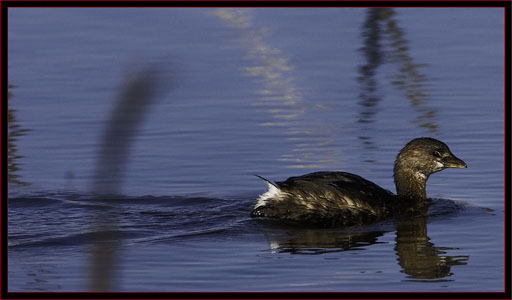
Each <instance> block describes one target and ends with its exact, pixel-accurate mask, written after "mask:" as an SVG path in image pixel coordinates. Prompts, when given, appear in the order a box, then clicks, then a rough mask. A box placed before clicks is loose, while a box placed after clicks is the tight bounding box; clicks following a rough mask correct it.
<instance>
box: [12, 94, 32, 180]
mask: <svg viewBox="0 0 512 300" xmlns="http://www.w3.org/2000/svg"><path fill="white" fill-rule="evenodd" d="M12 88H13V86H11V85H10V86H9V89H12ZM11 96H12V94H11V92H10V91H9V92H8V98H9V100H11ZM7 114H8V115H7V122H8V124H9V126H8V129H9V138H8V140H7V157H8V165H9V167H8V170H9V173H8V178H9V179H8V181H9V183H14V184H17V185H28V184H29V183H27V182H25V181H23V180H21V177H20V175H19V174H18V171H19V170H20V163H19V160H20V159H21V158H23V156H21V155H19V154H18V147H17V146H16V141H17V140H18V138H20V137H21V136H24V135H25V134H26V133H27V132H28V131H30V130H29V129H24V128H21V126H20V124H19V122H18V120H17V119H16V110H14V109H8V112H7Z"/></svg>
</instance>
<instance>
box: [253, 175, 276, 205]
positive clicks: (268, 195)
mask: <svg viewBox="0 0 512 300" xmlns="http://www.w3.org/2000/svg"><path fill="white" fill-rule="evenodd" d="M265 183H267V186H268V191H266V192H265V193H263V194H261V195H260V196H259V197H258V201H257V202H256V205H254V208H257V207H260V206H264V205H265V204H267V201H268V200H281V199H282V198H283V193H282V192H281V190H280V189H279V188H278V187H276V186H275V185H274V184H272V182H270V181H268V180H265Z"/></svg>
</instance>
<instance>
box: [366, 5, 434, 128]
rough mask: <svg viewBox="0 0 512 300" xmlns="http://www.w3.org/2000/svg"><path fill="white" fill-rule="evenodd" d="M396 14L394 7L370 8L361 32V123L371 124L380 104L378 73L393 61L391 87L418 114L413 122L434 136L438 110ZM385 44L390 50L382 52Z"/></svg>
mask: <svg viewBox="0 0 512 300" xmlns="http://www.w3.org/2000/svg"><path fill="white" fill-rule="evenodd" d="M394 14H395V11H394V10H393V9H392V8H370V9H368V11H367V14H366V21H365V23H364V25H363V29H362V37H363V41H364V46H363V47H362V48H361V51H362V52H363V54H364V56H365V58H366V64H365V65H363V66H361V67H360V69H359V72H360V74H361V75H360V77H359V78H358V79H359V82H360V84H361V95H360V98H361V100H360V104H361V105H362V106H363V108H364V109H363V111H362V112H361V113H360V118H359V121H360V122H363V123H367V122H372V119H373V116H374V114H375V113H376V112H377V109H376V105H377V104H378V102H379V101H380V98H379V97H378V96H377V94H376V91H377V80H376V78H375V73H376V70H377V68H378V67H379V66H380V65H381V64H382V63H383V62H384V58H386V62H387V61H390V62H392V63H394V64H396V65H397V72H398V73H397V74H396V75H394V76H393V80H392V82H391V84H392V85H394V86H395V87H397V88H398V89H400V90H402V91H403V92H404V96H405V97H406V98H407V99H408V100H409V103H410V105H411V106H412V107H413V108H414V110H415V111H416V114H417V115H416V118H415V119H414V120H413V122H414V123H415V124H417V125H418V126H419V127H422V128H426V129H427V131H429V132H431V133H434V132H436V130H437V124H436V122H435V114H436V112H435V110H434V109H432V108H428V107H427V106H426V105H427V103H428V100H429V97H428V95H427V93H426V91H425V81H426V80H427V78H426V76H425V75H423V74H422V73H421V72H420V70H419V69H420V67H422V65H419V64H416V63H414V61H413V58H412V57H411V55H410V54H409V46H408V44H409V42H408V41H407V40H406V39H405V33H404V30H403V29H401V28H400V27H399V26H398V22H397V21H396V20H395V19H393V16H394ZM383 42H386V44H385V45H387V46H389V48H390V50H389V51H385V50H383Z"/></svg>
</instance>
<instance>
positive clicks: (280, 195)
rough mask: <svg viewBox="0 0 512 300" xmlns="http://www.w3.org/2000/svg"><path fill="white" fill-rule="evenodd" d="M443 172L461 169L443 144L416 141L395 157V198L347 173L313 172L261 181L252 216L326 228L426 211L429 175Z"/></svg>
mask: <svg viewBox="0 0 512 300" xmlns="http://www.w3.org/2000/svg"><path fill="white" fill-rule="evenodd" d="M445 168H466V163H465V162H464V161H462V160H460V159H458V158H457V157H455V155H453V154H452V153H451V151H450V149H449V148H448V146H446V144H445V143H443V142H441V141H438V140H436V139H433V138H417V139H414V140H412V141H410V142H409V143H407V145H405V147H404V148H403V149H402V150H401V151H400V153H399V154H398V156H397V158H396V161H395V167H394V169H393V173H394V174H393V176H394V179H395V186H396V193H397V195H394V194H393V193H391V192H390V191H388V190H385V189H383V188H381V187H379V186H378V185H376V184H375V183H373V182H371V181H368V180H366V179H364V178H362V177H360V176H358V175H354V174H351V173H346V172H315V173H310V174H306V175H303V176H299V177H290V178H288V179H287V180H286V181H284V182H276V183H275V184H274V183H272V182H271V181H269V180H267V179H265V178H263V177H260V176H258V177H260V178H261V179H263V180H265V182H266V183H267V185H268V191H267V192H266V193H264V194H262V195H260V197H259V198H258V201H257V203H256V205H255V206H254V210H253V211H252V213H251V216H253V217H267V218H276V219H283V220H288V221H296V222H300V223H317V224H330V225H334V224H336V225H354V224H363V223H368V222H373V221H377V220H381V219H383V218H386V217H390V216H393V215H397V214H400V213H407V212H414V210H415V209H416V208H418V207H425V204H426V203H427V194H426V191H425V185H426V182H427V179H428V177H429V176H430V174H432V173H435V172H438V171H441V170H443V169H445Z"/></svg>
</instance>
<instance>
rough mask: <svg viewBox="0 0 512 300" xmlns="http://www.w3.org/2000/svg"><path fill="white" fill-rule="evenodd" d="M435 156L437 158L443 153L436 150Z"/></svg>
mask: <svg viewBox="0 0 512 300" xmlns="http://www.w3.org/2000/svg"><path fill="white" fill-rule="evenodd" d="M434 156H435V157H437V158H442V156H441V153H439V151H434Z"/></svg>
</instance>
